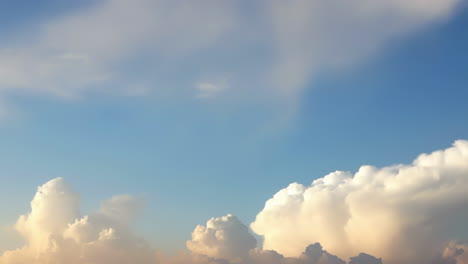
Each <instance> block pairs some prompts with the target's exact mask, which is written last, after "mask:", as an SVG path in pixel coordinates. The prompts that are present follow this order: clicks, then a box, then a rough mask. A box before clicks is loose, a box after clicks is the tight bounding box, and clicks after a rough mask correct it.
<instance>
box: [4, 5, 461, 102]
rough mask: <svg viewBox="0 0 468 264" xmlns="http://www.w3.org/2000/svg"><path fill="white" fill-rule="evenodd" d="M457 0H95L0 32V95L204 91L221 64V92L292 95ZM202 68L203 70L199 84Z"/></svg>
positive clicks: (433, 18)
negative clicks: (0, 38) (224, 88)
mask: <svg viewBox="0 0 468 264" xmlns="http://www.w3.org/2000/svg"><path fill="white" fill-rule="evenodd" d="M461 2H462V0H427V1H421V0H405V1H403V0H396V1H395V0H372V1H371V0H353V1H341V0H329V1H323V0H292V1H281V0H271V1H270V0H263V1H258V2H255V3H252V2H251V1H238V2H232V1H224V0H222V1H214V0H201V1H197V2H193V1H189V0H183V1H177V2H174V1H170V0H156V1H150V0H134V1H128V0H101V1H96V2H93V4H91V5H89V6H87V7H82V8H79V9H77V10H73V11H68V12H67V13H64V14H61V15H60V16H58V15H56V16H53V18H49V19H48V20H46V21H41V23H39V25H37V26H36V25H34V26H31V27H30V28H28V31H27V32H19V33H17V34H15V36H16V38H15V37H13V36H10V37H9V38H8V39H7V40H8V41H5V42H0V96H8V95H10V94H41V95H43V94H46V95H51V96H58V97H62V98H76V97H80V96H83V95H86V94H88V93H90V92H109V93H112V94H121V95H141V94H148V93H153V92H154V91H158V92H162V91H163V90H166V91H165V92H169V93H182V94H184V93H186V96H193V94H194V91H193V90H192V91H191V92H186V91H187V90H190V89H193V88H194V87H195V89H196V90H198V92H199V93H197V97H211V96H212V95H213V93H214V92H217V91H219V90H220V89H221V88H220V86H219V85H213V82H214V81H216V80H217V79H219V78H222V76H224V75H225V74H228V75H229V76H230V82H232V83H230V84H229V86H230V87H232V88H233V89H230V92H231V93H234V92H235V93H240V94H245V95H246V96H247V95H251V94H252V89H255V90H258V91H256V92H255V94H258V95H262V96H271V95H275V94H279V95H281V96H280V98H283V99H284V98H294V97H295V96H296V95H297V93H298V92H300V91H301V90H302V89H303V88H304V87H305V85H306V84H307V83H309V82H310V81H311V80H312V79H313V78H314V76H315V75H317V74H319V73H320V72H323V71H327V70H330V69H336V68H342V67H346V66H347V65H351V64H355V63H359V62H361V61H363V60H366V59H367V58H368V57H370V56H372V55H373V54H375V53H376V52H378V51H379V50H382V49H383V48H385V47H386V46H387V45H388V43H390V42H392V41H393V40H395V39H397V38H401V37H402V36H405V35H407V34H409V33H411V32H414V31H416V30H418V29H420V28H423V27H425V26H428V25H431V24H432V23H434V22H438V21H440V20H443V19H445V18H447V17H449V16H450V15H451V14H452V13H453V11H454V10H455V9H456V8H457V7H458V6H459V4H460V3H461ZM247 10H248V12H247ZM9 43H14V45H11V44H9ZM168 76H177V78H170V77H168ZM180 76H184V78H180ZM205 76H212V77H213V80H210V79H208V80H204V81H203V83H202V84H200V83H199V80H200V78H202V79H204V77H205ZM168 78H169V79H168ZM182 79H183V80H182ZM209 83H211V84H210V85H207V84H209ZM165 87H170V89H168V88H165ZM215 87H216V88H215Z"/></svg>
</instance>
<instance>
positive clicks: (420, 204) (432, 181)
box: [251, 140, 468, 264]
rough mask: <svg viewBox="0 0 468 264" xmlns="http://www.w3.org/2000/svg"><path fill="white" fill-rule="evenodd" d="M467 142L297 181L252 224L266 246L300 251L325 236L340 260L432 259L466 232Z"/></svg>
mask: <svg viewBox="0 0 468 264" xmlns="http://www.w3.org/2000/svg"><path fill="white" fill-rule="evenodd" d="M467 187H468V141H463V140H459V141H456V142H455V143H454V145H453V147H451V148H448V149H445V150H440V151H435V152H433V153H431V154H423V155H420V156H419V157H418V158H417V159H416V160H415V161H414V162H413V163H412V164H410V165H395V166H390V167H383V168H377V167H373V166H367V165H366V166H362V167H361V168H360V169H359V170H358V171H357V172H356V173H355V174H351V173H350V172H344V171H336V172H333V173H331V174H329V175H327V176H325V177H323V178H320V179H317V180H315V181H313V183H312V184H311V185H309V186H304V185H302V184H298V183H293V184H291V185H289V186H288V187H287V188H285V189H283V190H280V191H279V192H278V193H276V194H275V195H274V196H273V197H272V198H271V199H270V200H268V201H267V202H266V204H265V207H264V209H263V210H262V211H261V212H260V213H259V214H258V215H257V217H256V220H255V221H254V222H253V223H252V224H251V227H252V229H253V231H255V232H256V233H258V234H260V235H263V236H264V239H265V240H264V245H263V246H264V248H265V249H272V250H276V251H278V252H279V253H282V254H285V255H287V256H298V255H299V254H300V252H301V250H302V249H303V248H304V247H305V246H307V245H308V244H309V243H310V242H311V241H320V243H322V245H324V246H325V247H326V248H327V249H329V250H331V251H332V252H334V253H336V254H338V256H340V257H342V258H348V257H350V256H352V255H356V254H358V253H359V252H368V253H370V254H372V255H375V256H379V257H382V258H383V260H384V261H385V263H388V264H393V263H395V264H396V263H420V264H424V263H430V262H431V261H432V258H433V257H434V254H432V255H431V254H428V252H437V249H438V248H439V247H440V246H441V245H442V244H444V243H446V242H447V241H449V240H451V239H453V238H457V237H454V236H464V237H465V238H466V237H467V235H468V234H466V233H460V231H462V232H464V231H463V230H466V223H467V221H468V203H467V201H468V192H467V191H466V190H467Z"/></svg>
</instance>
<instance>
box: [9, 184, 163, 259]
mask: <svg viewBox="0 0 468 264" xmlns="http://www.w3.org/2000/svg"><path fill="white" fill-rule="evenodd" d="M138 204H139V202H138V201H137V200H136V199H134V198H132V197H130V196H116V197H113V198H112V199H110V200H109V201H107V202H104V203H103V205H102V207H101V209H100V211H98V212H96V213H95V214H92V215H89V216H81V215H80V212H79V211H80V210H79V205H80V204H79V197H78V195H77V194H76V193H75V192H73V190H71V188H70V187H69V186H68V185H67V184H66V183H65V182H64V180H63V179H62V178H57V179H53V180H51V181H49V182H47V183H46V184H44V185H42V186H40V187H39V188H38V190H37V193H36V195H35V196H34V199H33V200H32V202H31V212H30V213H29V214H28V215H23V216H21V217H20V218H19V219H18V222H17V224H16V229H17V230H18V232H19V233H20V234H22V235H23V237H24V238H25V241H26V245H25V246H24V247H22V248H19V249H17V250H12V251H7V252H5V253H4V254H3V255H1V256H0V263H1V264H26V263H27V264H42V263H47V264H63V263H67V264H84V263H96V264H97V263H99V264H107V263H109V264H110V263H112V264H116V263H122V264H124V263H141V264H145V263H154V259H155V254H154V252H153V250H151V249H150V248H149V246H148V245H147V244H146V243H145V242H144V241H143V240H142V239H140V238H138V237H136V236H134V235H133V234H132V233H131V232H130V230H129V226H128V221H127V220H128V219H131V218H132V217H133V216H132V214H133V213H134V211H135V210H134V208H136V207H138Z"/></svg>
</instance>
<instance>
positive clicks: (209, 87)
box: [195, 82, 227, 99]
mask: <svg viewBox="0 0 468 264" xmlns="http://www.w3.org/2000/svg"><path fill="white" fill-rule="evenodd" d="M195 87H196V89H197V96H196V97H197V98H200V99H204V98H213V97H215V96H216V95H217V94H219V93H220V92H222V91H224V90H225V89H226V87H227V85H226V83H221V84H214V83H209V82H201V83H197V85H196V86H195Z"/></svg>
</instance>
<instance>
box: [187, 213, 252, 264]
mask: <svg viewBox="0 0 468 264" xmlns="http://www.w3.org/2000/svg"><path fill="white" fill-rule="evenodd" d="M256 246H257V240H256V239H255V237H254V236H253V235H252V234H251V233H250V232H249V230H248V228H247V226H245V225H244V224H243V223H241V222H240V221H239V219H237V217H235V216H234V215H227V216H224V217H221V218H211V219H210V220H208V222H207V223H206V226H201V225H199V226H197V227H196V228H195V230H194V231H193V233H192V240H189V241H187V248H188V249H190V250H191V251H192V252H194V253H198V254H202V255H206V256H208V257H212V258H220V259H228V260H238V259H240V258H244V257H246V256H247V255H248V254H249V251H250V250H251V249H253V248H255V247H256Z"/></svg>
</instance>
